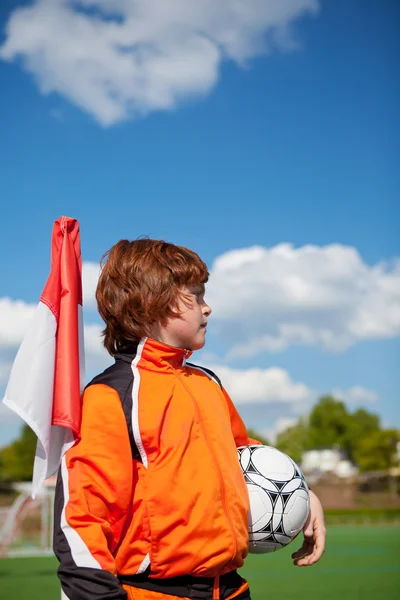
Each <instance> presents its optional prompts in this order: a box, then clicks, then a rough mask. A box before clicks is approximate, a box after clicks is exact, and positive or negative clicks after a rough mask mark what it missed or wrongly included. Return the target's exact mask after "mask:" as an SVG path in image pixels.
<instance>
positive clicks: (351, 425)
mask: <svg viewBox="0 0 400 600" xmlns="http://www.w3.org/2000/svg"><path fill="white" fill-rule="evenodd" d="M378 431H380V421H379V417H378V415H375V414H374V413H370V412H368V411H367V410H365V409H364V408H359V409H358V410H356V411H355V412H354V413H352V414H351V415H349V419H348V427H347V432H346V433H345V435H344V439H343V449H344V450H345V451H346V454H347V456H348V457H349V458H350V460H355V454H356V450H357V447H358V445H359V444H360V441H361V440H363V439H364V438H366V437H367V436H369V435H370V434H372V433H376V432H378Z"/></svg>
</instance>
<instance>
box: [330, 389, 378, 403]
mask: <svg viewBox="0 0 400 600" xmlns="http://www.w3.org/2000/svg"><path fill="white" fill-rule="evenodd" d="M332 395H333V396H334V397H335V398H339V399H340V400H344V401H345V402H346V403H347V404H350V405H357V406H360V405H361V404H373V403H375V402H377V401H378V399H379V397H378V394H377V393H376V392H374V391H373V390H369V389H367V388H364V387H363V386H361V385H355V386H353V387H351V388H349V389H348V390H340V389H335V390H333V392H332Z"/></svg>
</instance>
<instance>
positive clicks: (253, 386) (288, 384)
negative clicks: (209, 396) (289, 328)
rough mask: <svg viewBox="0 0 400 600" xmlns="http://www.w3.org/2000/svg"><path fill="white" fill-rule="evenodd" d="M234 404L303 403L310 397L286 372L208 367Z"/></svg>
mask: <svg viewBox="0 0 400 600" xmlns="http://www.w3.org/2000/svg"><path fill="white" fill-rule="evenodd" d="M211 368H212V370H213V371H214V370H215V372H216V373H217V375H218V377H220V379H221V381H222V384H223V386H224V387H225V388H226V390H227V391H228V393H229V395H230V396H231V398H232V400H233V401H234V403H235V404H237V405H240V404H246V403H260V404H272V403H289V404H292V403H305V402H308V401H309V400H311V399H312V397H313V396H314V394H313V392H312V390H311V389H310V388H309V387H308V386H306V385H305V384H304V383H299V382H294V381H292V379H291V378H290V376H289V374H288V373H287V371H285V370H284V369H280V368H278V367H272V368H269V369H232V368H230V367H227V366H225V365H218V366H215V367H214V366H212V367H211Z"/></svg>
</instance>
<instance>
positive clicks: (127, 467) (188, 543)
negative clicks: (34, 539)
mask: <svg viewBox="0 0 400 600" xmlns="http://www.w3.org/2000/svg"><path fill="white" fill-rule="evenodd" d="M188 355H190V353H189V352H187V351H185V350H181V349H177V348H172V347H170V346H167V345H165V344H162V343H160V342H157V341H155V340H152V339H150V338H144V339H143V340H141V341H140V343H139V344H138V345H137V347H135V346H133V345H132V346H130V347H129V346H127V347H126V348H123V349H121V352H120V353H119V354H118V355H116V357H115V358H116V361H115V364H114V365H113V366H111V367H110V368H109V369H107V370H106V371H105V372H104V373H102V374H101V375H99V376H98V377H96V378H95V379H94V380H93V381H92V382H91V384H89V386H88V387H87V388H86V390H85V393H84V396H83V416H82V426H81V439H80V441H79V442H78V443H76V444H75V445H74V446H73V447H72V448H71V449H70V450H68V452H67V454H66V456H65V458H64V460H63V464H62V467H61V470H60V473H59V478H58V484H57V491H56V504H55V506H56V511H55V537H54V550H55V552H56V554H57V556H58V558H59V560H60V568H59V576H60V579H61V582H62V585H63V588H64V590H65V592H66V593H67V595H68V597H69V598H71V600H75V599H76V600H78V598H79V600H84V599H85V598H92V597H93V591H94V590H96V593H98V594H99V596H96V597H99V598H101V597H102V596H101V594H102V593H103V592H104V596H103V597H104V598H125V597H126V595H125V594H126V593H125V591H124V590H123V588H122V586H121V585H120V582H119V580H118V577H119V576H131V575H137V574H141V573H150V575H151V577H152V578H155V579H162V578H171V577H177V576H181V575H191V576H195V577H216V576H218V575H220V574H224V573H227V572H229V571H232V570H234V569H236V568H237V567H241V566H242V564H243V559H244V558H245V556H246V555H247V544H248V533H247V529H248V528H247V513H248V508H249V501H248V494H247V488H246V484H245V482H244V478H243V474H242V472H241V468H240V466H239V462H238V458H237V452H236V447H237V446H242V445H246V444H249V443H254V440H249V439H248V436H247V431H246V428H245V426H244V424H243V421H242V420H241V418H240V416H239V414H238V413H237V411H236V409H235V407H234V405H233V403H232V401H231V400H230V398H229V396H228V395H227V393H226V392H225V390H224V389H223V388H222V386H221V385H220V382H219V380H218V379H217V378H216V376H215V375H214V374H213V373H211V371H207V370H205V369H203V368H200V367H197V366H195V365H191V364H189V363H186V358H187V357H188ZM93 586H95V587H93Z"/></svg>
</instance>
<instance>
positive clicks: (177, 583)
mask: <svg viewBox="0 0 400 600" xmlns="http://www.w3.org/2000/svg"><path fill="white" fill-rule="evenodd" d="M118 579H119V581H120V582H121V583H123V584H125V585H131V586H132V587H137V588H141V589H145V590H150V591H152V592H159V593H161V594H166V595H170V596H178V598H190V600H212V596H213V587H214V577H192V576H191V575H182V576H181V577H170V578H166V579H155V578H154V577H150V576H149V575H148V574H147V573H143V575H118ZM241 585H243V579H242V577H240V575H239V573H238V572H237V571H231V572H230V573H226V574H225V575H221V577H220V580H219V594H220V598H221V600H225V598H228V597H229V596H231V595H232V594H233V593H234V592H235V591H236V590H238V589H239V588H240V586H241ZM245 594H246V595H244V596H242V594H240V596H238V597H237V599H235V600H241V597H243V600H244V599H245V598H249V597H250V596H249V595H248V592H247V591H246V592H245Z"/></svg>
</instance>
